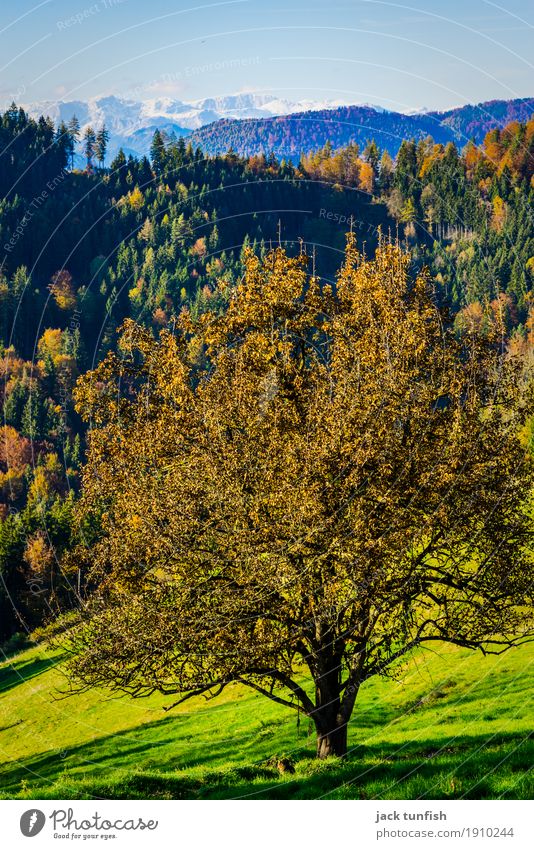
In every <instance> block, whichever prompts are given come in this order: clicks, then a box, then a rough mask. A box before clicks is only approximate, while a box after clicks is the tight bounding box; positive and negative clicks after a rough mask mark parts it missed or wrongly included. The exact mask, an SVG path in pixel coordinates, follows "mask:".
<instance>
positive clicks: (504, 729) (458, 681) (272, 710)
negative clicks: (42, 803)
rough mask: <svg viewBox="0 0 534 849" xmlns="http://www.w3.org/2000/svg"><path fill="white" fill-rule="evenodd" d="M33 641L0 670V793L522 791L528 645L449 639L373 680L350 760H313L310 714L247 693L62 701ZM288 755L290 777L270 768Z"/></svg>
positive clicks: (364, 694)
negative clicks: (180, 700)
mask: <svg viewBox="0 0 534 849" xmlns="http://www.w3.org/2000/svg"><path fill="white" fill-rule="evenodd" d="M60 660H61V658H60V656H59V655H58V654H57V652H56V653H54V652H50V651H48V650H47V649H46V648H45V647H43V646H38V647H36V648H32V649H30V650H27V651H25V652H22V653H20V654H18V655H16V656H15V657H12V658H10V659H9V661H6V662H5V663H4V664H2V665H0V753H1V758H0V760H1V764H0V797H2V798H51V799H53V798H59V799H67V798H92V797H98V798H162V799H168V798H175V799H178V798H213V799H220V798H240V797H250V798H260V799H261V798H298V799H310V798H313V799H316V798H320V797H325V798H327V799H349V798H350V799H353V798H362V799H416V798H425V799H445V798H451V799H452V798H462V797H465V798H475V799H476V798H509V799H517V798H532V789H533V787H532V785H533V784H534V780H533V778H534V776H533V773H532V771H529V767H530V766H531V765H532V764H533V763H534V741H533V740H532V738H531V737H529V735H530V733H531V727H532V713H533V711H532V707H531V704H532V675H531V672H532V663H533V661H534V645H529V646H523V647H522V648H520V649H517V650H513V651H510V652H508V653H506V654H505V655H502V656H499V657H490V658H483V657H482V656H481V655H479V654H473V653H470V652H465V651H460V650H457V649H454V648H451V647H449V646H444V647H440V648H439V651H438V652H421V653H419V654H418V655H417V656H415V657H414V658H413V659H412V660H411V662H410V664H409V665H408V667H407V668H406V669H405V670H404V673H403V675H402V678H401V679H399V680H398V681H391V680H382V679H380V680H378V679H375V680H373V681H369V682H368V683H367V684H366V685H365V686H364V687H363V689H362V691H361V694H360V696H359V699H358V702H357V706H356V709H355V712H354V716H353V720H352V722H351V726H350V731H349V747H350V754H349V757H348V758H347V759H346V760H344V761H337V760H332V761H328V762H317V761H315V760H314V756H313V755H314V745H315V742H314V737H313V734H310V735H308V721H307V720H306V719H305V718H302V721H301V724H300V729H297V715H296V713H294V712H292V711H289V710H287V709H284V708H283V707H279V706H277V705H275V704H274V703H272V702H270V701H268V700H267V699H264V698H263V697H261V696H259V695H256V694H255V693H254V692H253V691H252V690H248V689H246V688H239V687H234V688H228V689H227V690H226V691H225V692H224V693H223V694H222V695H221V696H220V697H219V698H218V699H216V700H214V701H205V700H204V699H196V700H192V701H190V702H186V703H185V704H184V705H181V706H180V707H178V708H176V709H174V710H172V711H171V712H168V713H166V712H164V711H163V706H164V705H165V704H168V703H169V699H166V700H165V699H163V698H161V697H151V698H150V699H143V700H132V699H129V698H127V697H122V698H115V697H110V695H109V694H107V693H103V692H101V691H92V692H89V693H85V694H82V695H78V696H74V697H71V698H67V699H61V698H60V692H59V691H60V690H61V689H62V688H64V687H65V681H64V679H63V676H62V674H61V671H60ZM280 755H286V756H288V757H290V758H292V759H293V761H294V763H295V770H296V771H295V774H294V775H291V774H287V773H286V774H284V775H279V773H278V771H277V770H276V769H274V768H273V767H272V766H270V765H269V763H268V762H269V760H270V759H271V758H272V757H273V756H280Z"/></svg>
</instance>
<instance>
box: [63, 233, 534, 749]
mask: <svg viewBox="0 0 534 849" xmlns="http://www.w3.org/2000/svg"><path fill="white" fill-rule="evenodd" d="M245 262H246V269H245V275H244V279H243V281H242V282H241V283H240V285H239V286H238V287H237V290H236V291H235V293H234V295H233V296H232V298H231V300H230V304H229V307H228V309H227V311H226V312H225V314H224V315H214V314H213V313H207V314H205V315H202V316H201V317H200V318H199V319H198V320H195V321H192V319H191V318H190V316H189V315H188V314H187V313H184V314H183V315H182V317H181V319H180V321H179V322H178V323H177V325H176V327H175V328H172V329H171V328H167V329H164V330H162V331H161V333H160V335H159V337H158V338H157V339H156V338H154V336H153V335H152V334H151V333H150V332H148V331H146V330H144V329H142V328H140V327H139V326H136V325H135V324H134V323H133V322H127V323H126V325H125V326H124V328H123V331H122V336H121V342H120V351H121V356H118V355H115V354H109V355H108V357H107V358H106V360H105V361H104V362H103V363H102V364H101V365H100V366H98V368H96V369H95V371H93V372H92V373H89V374H87V375H85V376H84V377H82V378H81V379H80V381H79V384H78V389H77V408H78V410H79V412H80V413H81V414H82V415H83V417H84V418H85V420H86V421H87V422H89V423H90V424H91V431H90V438H89V450H88V461H87V465H86V467H85V470H84V475H83V495H82V516H87V515H90V516H91V515H92V516H93V518H94V517H95V516H96V517H98V522H100V523H101V535H100V539H99V541H98V542H96V544H94V545H91V547H90V548H89V549H88V550H87V551H85V552H84V551H79V552H77V554H76V557H77V558H78V562H79V559H80V558H81V557H84V558H85V560H86V562H87V563H88V568H89V573H88V579H87V580H88V588H89V589H88V593H87V597H86V600H85V605H84V608H83V610H82V612H81V613H80V622H79V624H78V626H77V627H76V628H75V630H74V631H73V632H72V635H71V638H70V639H71V648H72V650H73V655H72V661H71V664H70V669H71V674H72V676H73V681H74V682H77V684H75V685H74V686H76V687H80V686H81V687H89V686H94V685H107V686H110V687H112V688H116V689H118V690H121V691H126V692H129V693H131V694H132V695H133V696H143V695H147V694H149V693H151V692H154V691H159V692H161V693H165V694H169V695H171V694H176V695H177V697H178V698H177V700H176V701H177V702H179V701H183V700H184V699H187V698H189V697H191V696H192V695H196V694H200V693H203V694H205V695H208V696H210V695H212V696H216V695H217V694H218V693H219V692H220V691H221V689H222V688H224V687H226V686H227V685H231V684H233V683H240V684H245V685H247V686H249V687H252V688H253V689H254V690H256V691H257V692H259V693H261V694H263V695H264V696H266V697H268V698H271V699H274V701H276V702H278V703H280V704H282V705H286V706H287V707H288V708H290V709H293V710H295V709H297V710H299V711H302V712H303V713H304V714H306V715H307V716H309V717H310V719H311V720H313V722H314V723H315V727H316V730H317V753H318V755H319V757H326V756H328V755H330V754H337V755H343V754H344V753H345V752H346V747H347V723H348V721H349V719H350V717H351V714H352V712H353V707H354V704H355V700H356V697H357V694H358V690H359V688H360V686H361V685H362V683H363V682H364V681H365V680H366V679H368V678H369V677H370V676H373V675H388V674H393V673H394V671H395V670H396V669H397V668H398V666H399V664H400V663H402V659H403V658H404V657H406V656H407V655H408V654H409V653H410V652H412V651H413V650H416V649H417V648H418V647H419V646H422V645H425V644H433V643H434V644H435V643H439V642H443V641H445V642H449V643H454V644H456V645H459V646H463V647H466V648H471V649H481V650H482V651H483V652H499V651H502V650H504V649H505V648H507V647H509V646H511V645H514V644H516V643H517V642H518V641H519V640H521V639H524V638H525V637H526V636H527V635H529V634H530V635H531V634H532V622H531V620H529V618H528V615H527V613H526V611H527V607H528V604H529V601H530V593H531V564H532V558H531V556H530V555H529V553H528V545H529V543H530V541H531V529H530V519H529V517H528V513H527V511H526V509H525V504H526V502H527V499H528V497H529V493H530V490H531V484H532V470H531V466H530V462H529V459H528V457H527V455H526V453H525V449H524V448H523V447H522V444H521V441H520V439H519V437H518V434H519V432H520V430H521V426H522V423H523V421H524V418H525V415H526V414H527V412H528V409H527V407H528V405H527V403H526V402H525V401H524V395H525V393H524V392H521V389H520V387H521V385H522V381H523V376H522V372H521V368H522V367H521V364H520V360H519V359H516V358H513V357H506V356H504V355H503V346H502V339H501V337H500V334H499V332H498V329H495V328H493V329H492V331H491V333H489V332H488V333H487V334H486V335H485V336H483V337H482V336H478V335H476V334H475V333H471V334H469V333H468V334H466V335H464V336H463V337H458V336H455V334H454V332H453V330H452V329H451V328H450V327H449V326H448V323H447V321H446V320H445V319H444V317H443V316H442V315H441V314H440V312H439V310H438V309H437V308H436V306H435V303H434V300H433V297H432V288H431V284H430V281H429V279H428V277H427V275H426V274H425V273H421V274H419V275H418V276H416V277H415V279H414V276H413V275H412V274H411V273H410V260H409V257H407V256H406V255H405V254H404V253H403V252H402V251H401V249H400V248H399V247H398V246H396V245H392V244H381V245H380V246H379V248H378V250H377V252H376V256H375V257H374V258H373V259H366V258H364V257H362V256H361V255H360V254H359V253H358V251H357V248H356V245H355V242H354V239H353V238H352V237H349V241H348V246H347V251H346V257H345V262H344V265H343V267H342V269H341V271H340V273H339V277H338V280H337V284H336V286H335V287H330V286H327V285H322V284H321V282H320V281H319V280H317V279H315V278H314V277H313V276H310V274H309V273H308V270H307V259H306V257H305V256H297V257H289V256H287V255H286V253H285V252H284V250H282V249H281V248H277V249H276V250H273V251H271V252H269V253H268V254H267V255H266V256H265V257H264V258H263V260H262V259H260V258H258V257H257V256H255V255H253V254H252V253H249V254H248V255H247V257H246V261H245ZM176 701H175V703H176Z"/></svg>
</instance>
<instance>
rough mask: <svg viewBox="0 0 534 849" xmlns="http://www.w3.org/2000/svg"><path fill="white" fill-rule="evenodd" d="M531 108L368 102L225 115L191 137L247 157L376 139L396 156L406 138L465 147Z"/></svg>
mask: <svg viewBox="0 0 534 849" xmlns="http://www.w3.org/2000/svg"><path fill="white" fill-rule="evenodd" d="M533 112H534V98H522V99H518V100H491V101H488V102H486V103H480V104H478V105H476V106H472V105H468V106H462V107H459V108H457V109H451V110H448V111H446V112H425V113H419V114H415V115H404V114H403V113H400V112H385V111H380V112H378V111H377V110H376V109H374V108H373V107H369V106H340V107H337V108H335V109H320V110H316V111H308V112H303V113H300V114H294V115H286V116H282V117H273V118H263V119H259V120H258V119H250V120H244V121H243V120H241V121H236V120H229V119H225V120H221V121H217V122H216V123H213V124H209V125H208V126H206V127H202V128H201V129H199V130H196V131H195V132H194V133H193V136H192V140H193V143H194V144H196V145H199V146H200V147H201V148H202V149H203V150H205V151H206V153H210V154H215V153H223V152H224V151H226V150H228V148H230V147H231V148H232V149H233V150H235V151H236V153H239V154H240V155H243V156H250V155H252V154H256V153H262V152H263V153H270V152H271V151H272V152H274V154H275V155H276V156H278V157H283V158H286V159H293V160H295V159H298V158H299V156H300V154H301V152H303V151H309V150H316V149H318V148H320V147H322V146H323V145H324V144H325V143H326V142H327V141H330V142H331V143H332V145H333V146H334V147H341V146H343V145H346V144H348V143H349V142H356V143H358V144H359V145H360V146H361V147H363V146H364V145H365V144H366V143H367V142H368V141H369V140H371V139H374V140H375V141H376V143H377V144H378V145H379V147H381V148H382V149H385V150H387V151H389V153H390V154H391V155H392V156H395V154H396V153H397V151H398V149H399V146H400V143H401V141H402V139H407V138H415V139H416V140H419V139H423V138H426V137H427V136H432V138H433V139H434V140H435V141H436V142H441V143H443V144H445V143H447V142H449V141H453V142H455V143H456V144H457V145H458V146H459V147H463V146H464V145H465V144H466V143H467V142H468V141H469V139H471V138H473V139H474V140H475V141H476V142H477V143H480V142H481V141H482V140H483V138H484V136H485V135H486V133H487V132H488V130H490V129H493V128H494V127H503V126H505V125H506V124H508V123H510V122H511V121H526V120H528V119H529V118H530V116H531V115H532V113H533Z"/></svg>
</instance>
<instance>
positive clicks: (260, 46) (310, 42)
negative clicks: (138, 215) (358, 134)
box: [0, 0, 534, 111]
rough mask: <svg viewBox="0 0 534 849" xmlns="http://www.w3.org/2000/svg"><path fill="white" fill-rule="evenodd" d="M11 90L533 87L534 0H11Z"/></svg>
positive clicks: (457, 93) (195, 93) (500, 90)
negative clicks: (197, 0)
mask: <svg viewBox="0 0 534 849" xmlns="http://www.w3.org/2000/svg"><path fill="white" fill-rule="evenodd" d="M0 39H1V52H0V57H1V58H0V68H1V73H0V101H1V103H2V105H5V104H6V103H8V102H10V101H11V100H13V99H15V100H16V101H18V102H23V103H29V102H33V101H37V100H75V99H87V98H88V97H93V96H98V95H104V94H116V95H120V96H130V97H132V98H133V99H147V98H155V97H163V96H170V97H175V98H178V99H183V100H194V99H198V98H202V97H212V96H222V95H228V94H235V93H237V92H242V91H255V92H264V93H269V94H270V93H272V94H275V95H277V96H279V97H284V98H287V99H290V100H297V99H298V100H301V99H310V100H325V99H329V100H330V99H340V100H343V101H346V102H351V103H360V102H370V103H377V104H380V105H382V106H384V107H387V108H390V109H398V110H401V111H408V110H412V109H418V108H422V107H429V108H447V107H450V106H453V105H460V104H462V103H468V102H479V101H481V100H489V99H493V98H512V97H527V96H532V95H534V64H533V63H534V56H533V51H532V43H533V40H534V2H532V0H499V2H498V3H493V2H489V0H448V2H447V3H444V2H440V0H419V2H418V0H411V2H408V3H401V2H382V0H323V2H316V0H286V2H281V0H268V2H265V0H263V2H262V0H226V2H202V0H200V2H195V0H175V2H173V0H1V3H0Z"/></svg>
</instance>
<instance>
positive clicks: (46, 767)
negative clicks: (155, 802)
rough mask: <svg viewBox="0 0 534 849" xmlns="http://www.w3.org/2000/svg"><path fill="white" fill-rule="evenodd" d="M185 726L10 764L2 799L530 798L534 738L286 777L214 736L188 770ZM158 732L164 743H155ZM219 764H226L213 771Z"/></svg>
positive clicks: (371, 756) (323, 766) (384, 750)
mask: <svg viewBox="0 0 534 849" xmlns="http://www.w3.org/2000/svg"><path fill="white" fill-rule="evenodd" d="M177 721H180V720H179V718H178V719H176V718H166V719H163V720H158V721H155V722H152V723H147V724H146V725H143V726H141V727H137V728H135V729H132V730H128V731H123V732H121V733H119V734H114V735H108V736H104V737H101V738H98V739H97V740H94V741H92V742H89V743H85V744H83V745H80V746H77V747H74V748H72V749H71V750H69V751H68V752H66V753H65V752H58V751H55V752H47V753H45V754H43V755H39V756H37V757H32V758H27V759H24V760H20V761H18V762H16V763H12V764H7V765H5V766H4V767H3V768H1V769H0V793H1V794H2V796H3V797H4V798H13V797H20V796H22V797H24V798H50V799H75V798H78V799H86V798H101V799H142V798H154V799H236V798H242V797H245V798H247V797H249V798H256V799H257V798H259V799H317V798H320V797H323V796H325V797H326V798H337V799H358V798H360V799H380V798H384V799H385V798H390V799H410V798H412V799H415V798H425V799H442V798H462V797H465V798H473V799H484V798H495V797H496V796H503V797H504V798H528V797H529V792H531V791H532V788H531V787H529V768H530V767H531V764H532V762H533V760H534V741H533V740H532V739H531V738H525V737H524V736H522V735H521V734H513V733H508V734H496V735H479V736H465V737H461V738H456V739H455V740H454V741H451V744H450V745H448V744H447V743H446V742H445V743H444V742H443V740H442V739H439V740H433V739H426V740H417V742H413V743H410V742H409V741H408V742H406V743H405V744H403V745H402V748H400V747H399V746H398V745H396V744H391V743H380V744H376V745H373V746H359V747H357V748H356V749H355V750H353V752H352V753H351V755H350V756H349V757H348V758H347V759H345V760H343V761H340V760H331V761H323V762H318V761H316V760H315V759H314V758H313V757H312V756H311V755H310V754H309V753H308V754H302V755H301V756H300V759H298V760H297V762H296V765H295V766H296V773H295V774H294V775H283V776H280V775H279V774H278V772H277V770H276V769H273V768H272V767H270V766H267V765H266V763H265V761H264V762H262V763H256V764H248V765H246V764H244V763H243V762H241V763H239V762H235V757H236V750H235V743H233V742H230V741H222V742H220V743H217V742H216V741H215V742H213V741H212V740H210V737H209V735H207V738H206V748H201V747H200V746H199V742H198V740H196V741H195V743H194V746H193V750H194V752H195V753H196V756H193V757H192V758H191V759H190V760H189V763H188V758H187V757H186V756H180V757H179V758H178V757H177V756H175V754H174V753H175V751H176V744H177V742H179V743H183V738H182V739H181V740H180V739H179V738H178V737H177V734H176V725H175V723H176V722H177ZM167 732H168V733H167ZM151 734H152V735H154V734H156V735H159V739H149V738H150V737H151ZM143 737H144V738H145V739H142V738H143ZM140 738H141V739H140ZM268 746H269V747H270V748H271V754H272V753H273V752H276V751H277V747H276V740H275V739H272V740H270V741H269V743H268ZM155 750H157V752H156V757H153V756H151V755H153V753H154V751H155ZM199 753H200V754H199ZM243 757H246V755H243V753H241V758H243ZM265 760H267V758H266V759H265ZM217 761H218V763H219V764H221V763H223V764H225V765H224V766H223V767H219V766H215V765H213V766H212V765H211V764H214V762H217ZM232 761H234V762H233V763H232ZM154 762H156V763H157V766H154ZM184 767H185V768H184ZM530 784H532V775H531V774H530Z"/></svg>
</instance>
